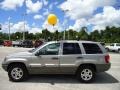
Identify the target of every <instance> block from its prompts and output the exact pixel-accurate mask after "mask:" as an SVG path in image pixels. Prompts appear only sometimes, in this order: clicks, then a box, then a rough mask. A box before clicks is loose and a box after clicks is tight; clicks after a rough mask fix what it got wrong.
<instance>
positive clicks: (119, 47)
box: [105, 43, 120, 53]
mask: <svg viewBox="0 0 120 90" xmlns="http://www.w3.org/2000/svg"><path fill="white" fill-rule="evenodd" d="M105 48H106V50H107V51H115V52H118V53H120V43H112V44H110V45H107V46H106V47H105Z"/></svg>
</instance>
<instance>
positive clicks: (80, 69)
mask: <svg viewBox="0 0 120 90" xmlns="http://www.w3.org/2000/svg"><path fill="white" fill-rule="evenodd" d="M84 69H89V70H91V72H92V78H91V79H90V80H84V79H82V77H81V72H82V71H83V70H84ZM77 79H78V80H79V81H80V82H83V83H90V82H93V81H94V79H95V69H94V68H93V67H91V66H82V67H80V68H79V69H78V71H77Z"/></svg>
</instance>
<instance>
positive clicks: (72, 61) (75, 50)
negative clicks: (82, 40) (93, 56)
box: [60, 42, 83, 74]
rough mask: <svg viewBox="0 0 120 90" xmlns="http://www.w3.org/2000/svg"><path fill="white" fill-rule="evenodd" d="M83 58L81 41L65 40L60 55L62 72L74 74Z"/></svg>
mask: <svg viewBox="0 0 120 90" xmlns="http://www.w3.org/2000/svg"><path fill="white" fill-rule="evenodd" d="M82 59H83V58H82V54H81V49H80V46H79V43H69V42H64V43H63V44H62V52H61V55H60V70H61V73H66V74H74V73H75V71H76V69H77V67H78V65H79V64H78V63H80V62H82Z"/></svg>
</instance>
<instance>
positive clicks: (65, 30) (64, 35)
mask: <svg viewBox="0 0 120 90" xmlns="http://www.w3.org/2000/svg"><path fill="white" fill-rule="evenodd" d="M62 11H63V12H64V13H65V12H68V11H69V10H68V9H67V10H62ZM65 23H67V20H66V22H65ZM65 23H64V24H65ZM63 27H64V29H66V28H65V25H64V26H63ZM65 31H66V30H64V35H63V39H64V40H65ZM68 39H69V32H68Z"/></svg>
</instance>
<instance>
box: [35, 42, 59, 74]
mask: <svg viewBox="0 0 120 90" xmlns="http://www.w3.org/2000/svg"><path fill="white" fill-rule="evenodd" d="M59 49H60V43H51V44H48V45H46V46H44V47H43V48H41V49H40V50H38V51H37V52H36V54H35V55H36V56H35V57H34V60H35V59H36V61H37V64H38V67H37V69H36V70H37V71H36V72H37V73H40V74H56V73H59Z"/></svg>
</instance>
